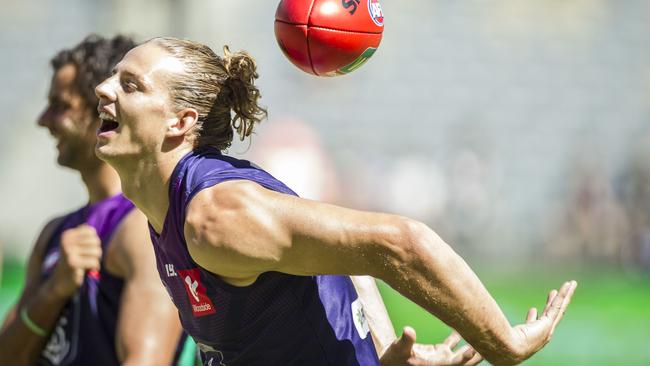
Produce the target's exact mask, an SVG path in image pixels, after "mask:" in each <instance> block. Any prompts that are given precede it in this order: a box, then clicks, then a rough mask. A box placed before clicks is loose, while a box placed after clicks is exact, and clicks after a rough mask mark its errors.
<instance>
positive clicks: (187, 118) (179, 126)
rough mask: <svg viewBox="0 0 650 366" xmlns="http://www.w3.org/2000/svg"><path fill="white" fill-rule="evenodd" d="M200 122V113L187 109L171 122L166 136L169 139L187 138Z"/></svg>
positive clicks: (177, 114)
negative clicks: (188, 133)
mask: <svg viewBox="0 0 650 366" xmlns="http://www.w3.org/2000/svg"><path fill="white" fill-rule="evenodd" d="M198 120H199V112H198V111H197V110H196V109H194V108H185V109H183V110H181V111H180V112H178V113H176V117H175V118H173V119H170V120H169V124H168V125H167V133H166V135H167V136H169V137H179V136H185V134H186V133H187V132H189V131H190V130H191V129H192V127H194V125H196V122H197V121H198Z"/></svg>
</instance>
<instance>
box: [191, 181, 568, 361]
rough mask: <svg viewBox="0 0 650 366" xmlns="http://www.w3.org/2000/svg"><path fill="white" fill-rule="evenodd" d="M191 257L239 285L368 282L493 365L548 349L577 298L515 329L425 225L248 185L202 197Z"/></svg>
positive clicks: (226, 186)
mask: <svg viewBox="0 0 650 366" xmlns="http://www.w3.org/2000/svg"><path fill="white" fill-rule="evenodd" d="M185 236H186V240H187V243H188V249H189V251H190V254H191V255H192V258H193V259H194V260H195V261H196V262H197V263H198V264H199V265H201V266H203V267H204V268H206V269H207V270H210V271H212V272H214V273H216V274H218V275H220V276H221V277H222V278H223V279H224V280H225V281H228V282H230V283H231V284H234V285H247V284H250V283H252V282H253V281H254V280H255V279H256V278H257V276H259V274H260V273H263V272H267V271H279V272H284V273H290V274H296V275H318V274H349V275H362V274H368V275H371V276H373V277H376V278H381V279H382V280H384V281H385V282H386V283H388V284H389V285H390V286H392V287H393V288H395V289H396V290H397V291H399V292H400V293H401V294H403V295H404V296H406V297H408V298H409V299H411V300H412V301H414V302H416V303H417V304H419V305H420V306H422V307H423V308H425V309H426V310H427V311H429V312H430V313H431V314H434V315H435V316H437V317H438V318H440V319H441V320H442V321H444V322H445V323H447V324H448V325H449V326H451V327H452V328H454V329H456V330H458V332H459V333H460V334H461V335H462V336H463V338H465V340H467V341H468V342H469V343H470V344H471V345H472V346H473V347H474V349H476V350H477V351H478V352H479V353H480V354H481V355H483V356H484V357H485V359H486V360H488V361H489V362H491V363H494V364H515V363H518V362H521V361H523V360H525V359H526V358H528V357H530V356H531V355H532V354H534V353H535V352H537V351H538V350H539V349H541V348H542V347H543V346H544V345H545V344H546V343H547V342H548V341H549V340H550V336H551V334H552V332H553V330H554V329H555V326H556V325H557V323H558V322H559V320H560V319H561V317H562V315H563V313H564V311H565V309H566V306H567V305H568V303H569V300H570V298H571V296H572V294H573V290H574V289H575V283H574V282H567V283H565V284H564V285H563V286H562V289H561V290H560V292H559V293H556V292H552V293H551V294H550V296H549V298H550V301H549V302H548V303H547V307H546V308H545V309H544V311H543V313H542V316H541V317H540V318H539V319H537V314H536V313H535V314H534V316H530V314H529V317H528V320H527V324H524V325H519V326H516V327H512V326H511V325H510V323H509V322H508V320H507V319H506V317H505V315H504V314H503V312H502V311H501V309H500V308H499V307H498V305H497V304H496V302H495V301H494V299H493V298H492V297H491V296H490V294H489V293H488V292H487V290H486V289H485V287H484V286H483V284H482V283H481V282H480V280H479V279H478V278H477V276H476V275H475V274H474V272H472V270H471V269H470V268H469V266H468V265H467V264H466V263H465V261H463V259H462V258H461V257H460V256H458V255H457V254H456V253H455V252H454V251H453V250H452V249H451V248H450V247H449V246H448V245H447V244H446V243H445V242H444V241H442V239H440V238H439V237H438V235H436V233H434V232H433V231H432V230H431V229H429V228H428V227H427V226H426V225H424V224H421V223H418V222H416V221H413V220H410V219H407V218H403V217H399V216H395V215H388V214H378V213H370V212H360V211H355V210H350V209H345V208H341V207H337V206H332V205H327V204H323V203H319V202H314V201H309V200H305V199H300V198H297V197H294V196H290V195H285V194H281V193H277V192H273V191H270V190H267V189H264V188H262V187H261V186H259V185H257V184H255V183H252V182H247V181H230V182H224V183H221V184H218V185H216V186H214V187H210V188H208V189H205V190H203V191H201V192H200V193H199V194H197V196H196V197H195V198H194V199H193V200H192V202H191V203H190V205H189V206H188V211H187V216H186V223H185Z"/></svg>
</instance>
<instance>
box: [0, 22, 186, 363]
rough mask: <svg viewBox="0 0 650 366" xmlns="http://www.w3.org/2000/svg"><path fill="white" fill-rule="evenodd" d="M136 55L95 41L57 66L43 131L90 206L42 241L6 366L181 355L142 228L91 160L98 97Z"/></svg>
mask: <svg viewBox="0 0 650 366" xmlns="http://www.w3.org/2000/svg"><path fill="white" fill-rule="evenodd" d="M134 46H135V43H134V42H133V41H132V40H131V39H129V38H127V37H124V36H117V37H115V38H112V39H104V38H102V37H99V36H93V35H91V36H89V37H87V38H86V39H85V40H84V41H83V42H81V43H80V44H79V45H77V46H76V47H74V48H72V49H66V50H63V51H61V52H59V53H58V54H57V55H56V56H55V57H54V58H53V59H52V67H53V69H54V76H53V77H52V81H51V85H50V91H49V95H48V100H49V101H48V106H47V108H46V109H45V111H44V112H43V114H42V115H41V116H40V118H39V120H38V124H39V126H42V127H45V128H47V129H48V130H49V131H50V133H51V134H52V136H53V137H54V138H55V139H56V141H57V150H58V158H57V161H58V163H59V165H61V166H65V167H68V168H71V169H74V170H76V171H78V172H79V173H80V174H81V178H82V180H83V182H84V184H85V186H86V189H87V192H88V204H87V205H85V206H83V207H81V208H80V209H78V210H76V211H74V212H71V213H69V214H66V215H64V216H61V217H59V218H56V219H54V220H52V221H50V222H49V223H48V224H47V225H46V226H45V228H44V229H43V230H42V232H41V233H40V235H39V237H38V239H37V241H36V245H35V246H34V249H33V251H32V253H31V256H30V258H29V263H28V267H27V276H26V284H25V288H24V290H23V292H22V295H21V296H20V299H19V301H18V303H17V304H16V305H15V306H14V307H13V309H12V310H10V311H9V313H8V315H7V317H6V319H5V321H4V324H3V327H2V331H1V333H0V364H2V365H34V364H38V365H118V364H124V365H170V364H173V363H174V362H175V361H174V360H175V358H177V357H178V355H179V353H180V352H177V349H178V350H180V349H181V348H180V347H178V345H179V342H182V340H183V339H184V338H185V337H182V336H181V335H182V331H181V328H180V324H179V321H178V315H177V311H176V309H175V308H174V306H173V304H172V302H171V301H170V299H169V296H168V295H167V294H166V292H165V290H164V288H163V286H161V284H160V281H159V279H158V278H157V275H156V270H155V267H154V265H155V259H154V253H153V251H152V249H151V244H150V239H149V234H148V232H147V228H146V218H145V216H144V215H143V214H142V213H141V212H140V211H138V210H137V209H135V208H134V206H133V204H132V203H131V202H130V201H128V200H127V199H126V198H125V197H124V196H123V195H122V194H121V192H120V189H121V187H120V181H119V177H118V175H117V173H116V172H115V171H114V170H113V169H112V168H111V167H110V166H109V165H108V164H106V163H104V162H103V161H101V160H99V159H97V157H96V156H95V153H94V146H95V143H96V130H97V128H98V127H99V124H100V121H99V117H98V113H97V108H96V107H97V98H96V97H95V94H94V87H95V86H96V85H97V84H99V82H100V81H101V80H103V79H104V78H106V77H108V76H109V75H110V73H111V70H112V68H113V66H114V64H115V63H116V62H117V61H119V60H120V59H121V58H122V56H123V55H124V54H125V53H126V52H127V51H128V50H129V49H131V48H132V47H134ZM43 184H47V182H43ZM148 243H149V244H148ZM190 352H192V351H190ZM190 356H191V355H190ZM190 358H191V357H190Z"/></svg>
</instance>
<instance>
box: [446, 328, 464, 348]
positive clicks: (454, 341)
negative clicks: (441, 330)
mask: <svg viewBox="0 0 650 366" xmlns="http://www.w3.org/2000/svg"><path fill="white" fill-rule="evenodd" d="M460 340H461V337H460V334H458V332H456V331H453V332H451V334H450V335H449V337H447V338H446V339H445V341H444V342H442V343H443V344H445V345H447V346H448V347H449V348H451V349H454V348H456V346H457V345H458V343H459V342H460Z"/></svg>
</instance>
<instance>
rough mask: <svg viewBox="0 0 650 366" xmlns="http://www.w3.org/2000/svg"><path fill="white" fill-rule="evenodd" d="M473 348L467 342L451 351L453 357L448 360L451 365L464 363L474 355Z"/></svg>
mask: <svg viewBox="0 0 650 366" xmlns="http://www.w3.org/2000/svg"><path fill="white" fill-rule="evenodd" d="M475 353H476V351H474V348H472V346H470V345H469V344H466V345H464V346H462V347H460V348H459V349H458V351H456V352H454V353H453V357H452V358H451V360H450V363H451V365H464V364H465V362H467V361H469V360H470V359H471V358H472V357H474V354H475Z"/></svg>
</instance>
